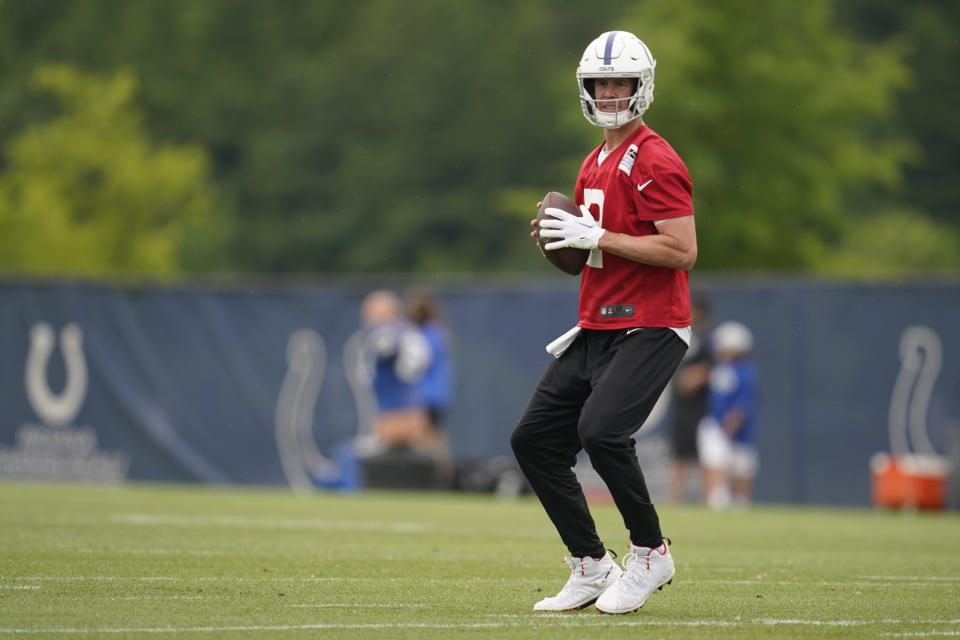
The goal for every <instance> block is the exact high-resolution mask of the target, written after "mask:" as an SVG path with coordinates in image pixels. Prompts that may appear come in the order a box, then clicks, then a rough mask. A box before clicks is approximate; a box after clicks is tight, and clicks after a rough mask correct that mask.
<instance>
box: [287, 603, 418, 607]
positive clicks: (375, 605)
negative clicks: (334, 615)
mask: <svg viewBox="0 0 960 640" xmlns="http://www.w3.org/2000/svg"><path fill="white" fill-rule="evenodd" d="M289 606H291V607H308V608H309V607H316V608H331V609H366V608H369V609H421V608H423V607H425V606H426V605H423V604H404V603H396V604H390V603H385V602H376V603H368V604H360V603H356V602H317V603H308V604H291V605H289Z"/></svg>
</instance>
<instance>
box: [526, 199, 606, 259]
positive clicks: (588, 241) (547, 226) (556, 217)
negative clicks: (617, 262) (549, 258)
mask: <svg viewBox="0 0 960 640" xmlns="http://www.w3.org/2000/svg"><path fill="white" fill-rule="evenodd" d="M580 211H581V212H582V213H583V215H582V216H580V217H577V216H575V215H572V214H569V213H567V212H566V211H564V210H563V209H557V208H556V207H550V208H549V209H547V210H546V212H545V213H547V214H549V215H550V216H551V217H549V218H544V219H543V220H541V221H540V235H541V236H542V237H544V238H559V240H555V241H553V242H548V243H547V244H545V245H543V248H544V249H546V250H547V251H553V250H554V249H562V248H564V247H572V248H574V249H596V248H597V245H598V244H599V243H600V237H601V236H602V235H603V234H604V233H606V229H604V228H603V227H601V226H600V224H599V223H598V222H597V221H596V220H594V219H593V216H592V215H590V209H588V208H587V207H586V205H580Z"/></svg>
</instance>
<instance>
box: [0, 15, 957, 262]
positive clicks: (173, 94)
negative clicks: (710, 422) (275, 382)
mask: <svg viewBox="0 0 960 640" xmlns="http://www.w3.org/2000/svg"><path fill="white" fill-rule="evenodd" d="M880 4H881V5H882V6H884V7H887V13H886V14H882V15H891V16H893V18H891V20H892V21H893V23H894V24H896V25H898V26H899V30H898V29H893V28H886V29H879V28H873V29H872V30H870V29H867V28H866V27H865V26H864V25H866V23H867V22H868V21H869V19H870V18H871V17H873V16H875V15H877V14H876V13H870V12H869V11H867V10H865V9H864V10H863V11H857V10H855V9H856V7H857V3H856V2H854V3H853V4H852V5H850V6H852V7H854V9H851V8H850V7H849V6H847V7H846V9H845V11H844V12H843V13H842V14H841V15H840V16H839V17H838V16H835V15H834V14H833V3H832V2H831V1H830V0H812V1H811V2H804V3H789V2H769V3H756V2H750V1H749V0H731V1H730V2H724V3H721V4H717V3H711V2H708V1H706V0H683V2H681V3H679V4H678V3H677V2H669V1H668V0H647V1H646V2H644V3H637V4H633V5H630V6H627V7H622V6H614V5H611V6H610V7H609V8H606V9H598V8H597V7H594V6H587V5H583V4H582V3H552V2H548V0H530V1H529V2H523V3H489V2H483V1H482V0H463V1H462V2H458V3H455V4H450V3H445V2H442V1H441V0H424V1H423V2H417V3H397V2H391V1H389V0H362V1H360V2H355V3H322V2H295V1H293V0H278V1H277V2H271V3H264V2H259V1H255V0H205V1H204V2H194V1H193V0H138V2H126V3H117V2H112V1H110V0H88V1H87V2H82V3H78V2H70V1H69V0H33V1H31V2H29V3H27V2H2V0H0V72H2V73H3V74H4V78H5V82H4V84H3V86H0V140H2V142H3V144H4V146H5V148H6V151H7V153H6V155H7V157H8V159H9V160H8V164H9V165H10V166H9V167H8V171H9V170H13V168H14V165H16V164H17V162H19V161H18V160H16V157H15V156H16V154H17V153H21V154H22V153H25V152H24V151H22V150H20V151H18V144H24V143H20V142H19V141H20V140H21V138H22V137H23V136H24V135H26V134H25V132H29V131H31V130H32V128H33V127H36V126H43V125H44V123H46V122H50V118H54V117H61V116H59V115H57V113H58V112H57V110H56V105H55V104H52V103H51V102H50V101H49V100H45V99H44V98H43V97H42V96H38V94H37V93H36V92H35V91H32V90H30V87H31V83H32V82H33V77H34V72H35V70H36V69H38V68H42V67H46V66H48V65H50V64H58V63H62V62H63V61H69V63H70V64H71V65H72V66H73V67H74V68H76V69H77V70H82V73H97V74H100V76H99V77H114V76H115V74H117V73H121V74H125V75H124V76H123V77H125V78H127V79H128V80H126V82H129V83H130V87H131V88H130V89H129V91H130V93H129V95H128V96H127V98H126V102H125V105H126V106H125V107H124V109H128V110H132V111H134V112H137V113H140V114H142V116H143V117H142V120H139V121H137V123H136V125H125V126H126V127H127V128H126V131H127V132H128V133H129V132H130V131H131V129H130V127H131V126H135V127H139V128H140V133H138V134H137V135H141V136H144V137H143V140H144V141H145V140H146V139H147V137H148V138H149V139H150V140H159V141H165V142H168V143H169V144H170V145H172V147H171V148H173V149H178V150H180V151H182V152H187V151H188V150H189V151H190V152H191V153H194V154H195V158H196V159H195V160H193V161H191V162H190V163H187V165H184V168H183V171H184V172H185V173H192V175H193V176H194V178H195V180H194V184H201V183H204V181H207V182H206V185H207V187H209V184H210V183H211V182H212V184H215V185H216V188H217V193H218V198H217V201H216V205H214V204H213V200H212V198H213V196H212V195H211V192H209V191H205V190H204V189H201V188H199V187H198V189H199V191H197V193H198V194H199V193H200V191H203V192H204V193H206V195H203V196H200V195H198V196H197V198H198V202H199V201H201V200H202V201H205V202H206V204H203V205H199V204H198V205H197V207H198V209H204V210H205V211H206V213H204V214H203V215H200V214H198V213H196V212H191V210H190V209H189V208H188V209H184V210H183V211H182V212H179V213H178V212H174V213H173V214H171V215H173V216H174V217H178V221H177V222H176V224H175V225H174V226H176V227H177V228H179V229H180V231H172V230H171V231H170V232H169V233H168V234H166V235H165V234H164V233H158V234H157V235H156V238H155V242H157V243H159V244H163V245H164V246H165V247H169V246H174V247H175V251H170V250H168V249H163V250H162V251H161V250H159V249H150V248H149V246H150V242H146V241H145V242H144V243H143V244H140V243H131V244H129V246H128V247H127V249H126V251H127V253H128V254H129V256H128V257H127V258H125V260H126V261H127V262H128V263H130V264H136V265H137V266H136V268H138V269H141V268H142V269H146V270H149V271H153V270H158V271H160V272H164V271H170V270H186V271H187V272H193V273H201V272H211V271H218V272H219V271H241V272H260V273H283V272H288V273H289V272H307V273H340V272H355V273H359V272H370V273H376V272H418V273H428V272H429V273H440V272H449V271H460V272H473V271H499V272H513V271H532V270H543V271H544V272H550V267H549V265H547V263H546V262H545V261H544V260H543V259H542V258H541V256H540V255H539V253H538V252H537V251H536V249H535V248H534V247H533V244H532V243H531V242H530V239H529V238H528V237H527V231H528V227H527V222H528V221H529V219H530V218H532V217H533V214H534V205H535V203H536V201H537V200H538V199H539V197H540V196H541V195H542V194H543V193H545V192H546V191H549V190H558V191H566V192H569V191H571V190H572V184H573V180H574V177H575V175H576V171H577V168H578V167H579V164H580V161H581V160H582V158H583V156H584V155H585V154H586V153H587V152H588V151H589V149H590V148H592V147H593V146H594V145H596V144H598V143H599V142H600V140H601V132H600V131H599V130H598V129H596V128H595V127H591V126H590V125H588V124H587V123H586V122H585V121H584V120H583V118H582V117H581V115H580V111H579V106H578V104H577V96H576V87H575V82H574V76H573V72H574V69H575V67H576V64H577V62H578V60H579V55H580V53H581V51H582V50H583V47H584V46H585V45H586V43H587V42H589V41H590V40H591V39H592V38H594V37H595V36H596V35H597V34H598V33H600V32H601V31H604V30H606V29H609V28H611V27H612V26H620V27H622V28H625V29H631V30H634V31H635V32H637V33H638V34H639V35H640V36H641V37H642V38H644V39H645V40H646V41H647V42H648V44H650V45H651V48H652V49H653V52H654V54H655V55H656V56H657V58H658V60H659V67H658V76H657V93H656V95H657V101H656V102H655V103H654V106H653V108H652V109H651V111H650V112H649V116H648V122H649V123H650V125H651V126H652V127H653V128H654V129H656V130H657V131H659V132H660V133H662V134H663V135H664V136H665V137H666V138H667V139H668V140H669V141H670V142H671V143H672V144H674V146H675V147H676V148H677V149H678V151H680V153H681V155H682V156H683V157H684V159H685V160H686V161H687V163H688V165H689V167H690V169H691V173H692V174H693V178H694V185H695V186H694V188H695V199H696V202H695V204H696V206H697V211H698V232H699V235H700V261H699V264H698V268H709V269H781V270H807V271H816V270H826V269H832V268H834V266H835V265H836V263H837V260H836V259H835V258H836V257H837V256H840V255H843V256H845V258H844V260H843V262H845V263H849V264H848V267H849V268H850V269H852V270H853V271H856V270H857V269H863V270H869V269H872V268H873V265H874V264H875V263H876V262H877V260H874V259H869V260H866V259H865V260H860V259H859V258H857V257H856V256H859V255H861V254H860V252H859V251H858V250H853V247H854V246H865V245H863V243H862V240H863V238H862V235H863V233H865V232H864V231H863V230H862V229H863V228H864V227H866V226H869V225H871V224H872V223H871V221H872V220H873V219H874V217H880V218H882V219H883V220H884V221H886V222H885V223H884V224H888V223H889V221H890V220H893V219H902V218H897V215H898V214H897V213H896V212H898V211H905V210H910V211H912V213H911V214H910V219H911V220H918V221H920V224H921V225H926V226H927V227H929V228H933V227H930V225H927V223H926V220H927V216H928V214H929V213H930V212H931V211H932V212H933V213H934V214H935V215H936V216H937V220H938V222H937V223H936V224H934V223H930V224H931V225H934V226H935V228H936V229H937V233H936V234H921V235H922V236H923V237H927V238H931V239H932V238H933V237H934V236H939V237H941V239H942V240H944V241H945V242H946V243H947V244H949V243H950V242H952V240H950V238H954V239H955V238H956V237H957V234H958V231H957V228H958V225H960V212H956V211H955V207H951V203H953V204H955V203H956V201H957V191H956V187H951V186H949V185H951V184H952V182H950V181H949V180H948V179H947V176H948V175H949V172H950V166H952V165H943V166H940V165H938V166H935V167H931V166H930V160H929V158H928V156H929V152H930V148H931V147H930V146H929V141H930V140H931V138H932V137H935V131H934V130H932V129H928V130H921V129H920V128H919V126H918V127H917V128H915V129H906V128H903V127H898V126H895V123H896V122H897V120H898V118H899V117H900V116H901V115H902V114H903V113H904V112H905V110H906V109H911V110H912V111H911V113H913V114H916V113H918V112H920V111H921V110H922V109H923V108H925V107H923V106H922V105H926V104H929V101H918V100H906V99H904V98H903V96H905V95H907V94H908V92H909V91H911V90H912V88H911V87H912V86H914V84H912V83H917V82H918V81H919V82H922V83H924V86H927V85H930V84H931V83H935V82H936V81H937V80H936V78H937V77H939V76H934V75H933V74H934V72H933V71H932V69H933V68H934V65H931V64H930V62H929V61H930V60H932V59H933V58H934V57H935V56H936V52H937V51H941V50H951V49H949V47H951V46H953V44H951V41H950V40H949V38H948V37H945V36H944V33H945V32H944V28H945V27H944V28H941V29H940V30H939V31H938V30H937V28H936V27H937V24H936V17H937V16H940V15H952V13H955V12H951V10H950V9H949V7H944V6H942V5H940V4H937V3H936V2H933V1H932V0H931V1H929V2H925V3H923V11H922V15H920V14H918V15H917V16H914V14H910V13H906V12H905V11H906V10H894V9H891V8H890V6H892V4H893V3H892V0H883V1H882V2H881V3H880ZM871 6H872V4H871ZM946 23H947V24H950V22H949V20H947V21H946ZM841 24H844V25H859V26H864V28H863V29H862V30H861V32H862V33H866V34H867V35H862V36H860V37H859V38H860V39H858V38H855V37H853V36H851V35H850V31H849V30H844V29H842V28H841V27H840V26H839V25H841ZM648 25H649V26H648ZM904 30H905V31H906V35H904V33H901V31H904ZM911 30H912V31H911ZM947 31H949V30H947ZM910 34H913V37H912V39H911V37H908V36H909V35H910ZM917 34H930V35H931V37H930V38H927V39H926V40H925V41H924V42H925V43H926V46H925V48H921V49H920V50H919V51H920V53H911V52H916V51H918V49H917V48H916V47H917V46H919V45H918V44H917ZM938 47H940V48H938ZM921 54H922V55H921ZM954 55H955V53H954ZM914 60H924V61H927V63H926V64H924V65H922V66H921V67H919V69H918V70H917V71H914V70H912V69H911V68H910V67H908V66H907V62H909V61H914ZM941 75H942V74H941ZM918 78H919V80H918ZM940 80H941V81H942V82H941V84H942V87H941V92H942V93H945V94H946V95H952V94H951V93H950V91H949V89H950V87H949V83H948V82H946V81H943V78H940ZM134 87H135V88H136V90H135V93H134ZM953 93H954V94H958V92H956V91H955V90H954V91H953ZM937 113H939V111H938V112H937ZM134 119H135V120H136V118H134ZM921 119H922V118H921ZM943 121H944V118H943V117H938V118H937V122H943ZM120 122H122V119H121V120H120ZM951 122H952V121H951ZM954 128H955V127H954ZM944 137H945V139H946V141H947V142H946V143H945V144H944V145H942V146H941V147H938V148H939V149H941V150H942V149H955V148H956V144H954V145H953V146H950V144H949V141H950V140H956V135H955V134H954V133H953V132H952V130H948V131H947V132H946V135H945V136H944ZM92 139H93V137H91V140H92ZM918 143H919V144H918ZM98 144H101V143H99V142H96V141H93V142H91V147H90V149H89V154H90V158H89V159H87V160H83V161H82V162H85V163H88V164H93V165H96V164H97V162H98V160H96V157H98V156H102V155H103V151H102V150H98V148H97V146H98ZM103 144H106V142H104V143H103ZM144 144H146V143H145V142H144ZM116 151H117V152H118V153H125V151H124V150H123V149H121V148H117V149H116ZM83 153H86V152H85V151H84V150H83V149H81V148H80V147H75V148H74V150H73V154H74V155H73V158H74V160H75V162H77V163H81V160H80V156H81V155H82V154H83ZM944 153H945V152H944ZM936 157H937V158H945V157H946V156H944V155H943V153H940V155H937V156H936ZM201 158H206V159H208V161H209V177H205V176H206V174H205V173H204V172H205V171H206V169H204V168H203V166H202V165H203V163H204V162H206V160H203V159H201ZM57 161H64V159H62V158H60V159H57V158H52V159H49V161H48V162H49V163H52V164H51V168H48V169H47V170H46V173H44V174H40V173H37V172H34V174H33V178H31V179H32V180H33V181H34V182H35V183H37V184H39V181H41V176H47V177H45V178H42V179H47V178H49V179H51V180H52V181H53V182H54V183H55V182H56V180H55V179H54V177H53V176H54V173H55V172H54V169H53V168H52V166H53V164H55V162H57ZM116 162H117V164H118V165H121V166H122V165H125V164H126V163H125V162H123V161H122V160H120V159H119V158H118V159H117V160H116ZM924 163H926V164H924ZM81 164H82V163H81ZM134 164H135V162H134ZM920 166H923V167H925V169H924V171H925V172H924V173H923V184H925V185H927V187H928V188H927V189H926V191H925V193H930V194H931V196H930V197H929V198H926V199H924V198H918V197H916V192H915V191H912V190H911V189H910V186H911V185H912V182H905V181H904V175H905V174H906V175H908V176H910V175H911V174H910V173H909V172H911V171H915V170H916V168H917V167H920ZM937 169H939V172H938V171H937ZM5 176H6V177H5V180H7V181H8V182H9V180H10V179H12V178H11V176H12V174H5ZM158 179H159V178H158ZM183 179H184V180H186V178H185V177H184V178H183ZM142 186H144V188H146V185H145V184H143V185H142ZM181 186H183V184H181ZM153 188H156V189H167V186H164V185H163V184H160V183H158V184H156V185H154V186H153ZM183 188H186V187H185V186H183ZM36 191H43V190H42V189H37V190H36ZM51 192H52V193H60V196H58V197H60V198H61V204H60V205H58V206H61V207H64V208H67V209H71V210H72V208H73V207H83V206H88V207H89V206H92V205H91V204H90V203H89V202H88V203H86V204H84V203H83V202H78V203H73V202H71V199H72V198H73V196H72V195H71V194H70V193H67V192H58V191H57V189H53V190H52V191H51ZM11 193H12V192H11ZM933 194H936V195H935V197H934V195H933ZM12 197H13V196H12V195H8V196H7V200H6V202H7V203H8V204H7V205H6V206H7V207H8V209H9V208H10V207H13V208H14V209H22V208H23V207H24V206H25V205H24V204H23V201H22V200H10V199H9V198H12ZM104 197H106V196H105V195H104ZM11 203H12V204H11ZM101 204H103V205H104V206H106V207H107V208H101V209H100V214H99V215H97V216H93V217H92V218H90V221H89V224H90V225H94V226H95V225H104V227H105V228H109V227H111V225H112V226H117V223H116V222H114V221H113V220H114V217H120V218H122V217H123V216H122V215H121V214H120V212H121V211H125V210H126V209H127V208H129V207H130V206H132V205H131V202H130V201H126V202H125V201H123V200H115V201H112V202H110V203H109V204H107V203H106V202H103V203H97V204H96V206H97V207H100V206H101ZM108 211H109V212H112V213H108ZM4 215H7V216H9V215H13V214H10V213H8V214H4ZM19 215H21V217H22V218H26V217H27V216H26V214H19ZM46 215H51V216H52V215H54V214H52V213H48V214H46ZM201 218H202V219H203V220H204V222H203V223H199V222H197V221H198V220H200V219H201ZM8 224H10V223H8ZM171 224H173V223H171ZM188 227H189V228H190V231H189V232H188V233H183V231H182V230H183V229H186V228H188ZM89 228H90V229H92V228H93V227H92V226H91V227H89ZM171 229H172V228H171ZM49 233H50V234H53V233H54V232H53V231H50V232H49ZM91 233H93V232H92V231H91ZM105 233H107V232H105ZM113 233H114V234H116V233H117V232H116V231H114V232H113ZM108 235H109V233H108ZM881 235H883V234H881ZM12 237H13V236H11V238H12ZM76 237H77V238H78V239H79V238H82V234H80V235H78V236H76ZM16 238H17V239H18V241H17V242H15V240H14V239H8V240H7V241H6V245H5V246H6V247H7V248H8V249H9V251H8V252H6V255H5V256H4V258H3V262H2V265H4V268H6V269H14V270H27V271H38V270H39V271H50V272H60V273H68V272H76V271H81V272H91V267H90V265H89V263H90V260H91V258H89V257H87V258H84V259H82V260H81V259H80V258H77V257H75V256H73V257H71V256H72V252H66V253H64V254H63V257H62V259H61V260H60V261H59V262H54V263H51V262H50V261H48V260H47V258H46V256H45V253H44V251H42V248H43V247H44V246H45V244H44V243H40V244H39V245H31V244H29V242H19V240H23V236H22V235H20V236H16ZM876 241H877V238H876V237H875V238H874V241H871V243H868V244H870V245H871V246H875V245H876ZM918 241H919V239H918ZM3 242H4V241H3V240H0V243H3ZM18 242H19V243H18ZM12 244H17V246H16V247H15V248H13V247H10V245H12ZM938 246H939V245H938ZM140 252H143V253H144V254H145V255H144V256H142V257H140V258H134V254H137V253H140ZM75 253H77V254H81V253H84V252H83V251H81V250H80V249H79V247H78V248H77V249H76V252H75ZM88 253H89V252H88ZM883 253H884V254H885V255H887V256H890V257H891V259H892V256H894V255H897V254H898V252H897V251H896V247H889V246H886V245H885V246H884V248H883ZM914 253H915V255H916V256H919V257H920V258H919V259H918V260H912V261H908V262H906V263H903V264H902V268H904V269H913V268H931V267H956V266H957V265H958V261H960V257H950V255H949V252H947V251H943V250H942V247H941V248H940V249H937V248H936V247H930V246H924V247H917V248H916V251H915V252H914ZM160 254H163V256H165V257H164V258H163V259H160V258H159V257H157V256H159V255H160ZM151 265H154V266H151ZM112 268H126V267H121V266H120V265H119V264H117V265H115V266H113V267H109V266H106V265H101V266H99V267H97V268H96V269H93V271H94V272H98V273H103V272H106V271H109V270H110V269H112ZM893 268H895V269H896V268H899V267H898V266H897V265H893Z"/></svg>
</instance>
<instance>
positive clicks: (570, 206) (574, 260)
mask: <svg viewBox="0 0 960 640" xmlns="http://www.w3.org/2000/svg"><path fill="white" fill-rule="evenodd" d="M550 207H556V208H557V209H563V210H564V211H566V212H567V213H570V214H573V215H575V216H577V217H580V215H581V214H580V207H578V206H577V205H576V204H574V202H573V200H571V199H570V198H568V197H567V196H565V195H563V194H562V193H557V192H556V191H551V192H550V193H548V194H547V195H545V196H543V203H542V204H541V205H540V209H539V210H538V211H537V243H538V244H539V245H540V250H541V251H543V255H544V257H545V258H546V259H547V260H548V261H549V262H550V264H552V265H553V266H555V267H556V268H557V269H560V271H563V272H564V273H569V274H570V275H572V276H575V275H577V274H579V273H580V272H581V271H583V267H584V265H586V264H587V258H589V257H590V252H589V251H588V250H586V249H573V248H571V247H564V248H563V249H554V250H553V251H547V250H546V249H544V245H545V244H547V243H548V242H550V241H551V240H554V239H553V238H544V237H542V236H541V235H540V221H541V220H543V218H545V217H546V216H547V214H546V210H547V209H548V208H550Z"/></svg>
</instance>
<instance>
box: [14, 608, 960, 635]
mask: <svg viewBox="0 0 960 640" xmlns="http://www.w3.org/2000/svg"><path fill="white" fill-rule="evenodd" d="M544 619H549V622H550V624H551V625H553V626H565V627H573V626H578V627H594V628H597V627H720V628H722V627H749V626H771V625H785V626H791V625H812V626H837V627H858V626H877V625H884V624H900V625H904V624H909V625H917V624H948V623H949V624H955V623H957V622H960V621H956V620H954V621H941V620H794V619H784V620H777V619H772V618H761V619H757V620H750V621H731V620H686V621H684V620H676V621H666V620H659V621H652V620H635V619H634V620H631V619H625V618H620V619H618V618H612V617H607V616H599V615H590V616H578V615H576V614H560V615H551V614H543V615H531V614H528V615H526V616H520V617H519V619H517V620H515V621H513V622H473V623H442V622H437V623H430V622H422V623H421V622H409V623H405V622H399V623H392V624H387V623H356V624H337V623H332V624H297V625H248V626H239V625H225V626H218V627H217V626H206V627H119V628H109V627H108V628H102V627H101V628H76V627H74V628H55V627H54V628H44V629H23V628H0V634H18V635H51V636H52V635H68V634H69V635H79V634H110V633H203V632H209V633H220V632H238V633H239V632H263V631H304V630H334V629H353V630H368V631H379V630H384V631H391V630H395V629H451V630H471V629H504V628H519V627H542V626H543V622H544ZM880 635H883V636H885V637H900V636H903V637H913V636H923V635H931V636H932V635H941V636H956V635H960V630H943V631H923V632H915V633H910V632H889V633H880Z"/></svg>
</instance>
